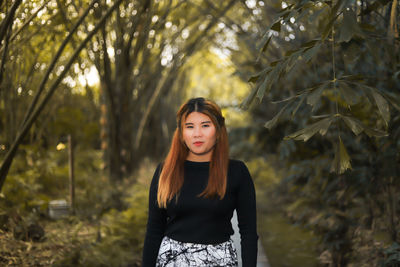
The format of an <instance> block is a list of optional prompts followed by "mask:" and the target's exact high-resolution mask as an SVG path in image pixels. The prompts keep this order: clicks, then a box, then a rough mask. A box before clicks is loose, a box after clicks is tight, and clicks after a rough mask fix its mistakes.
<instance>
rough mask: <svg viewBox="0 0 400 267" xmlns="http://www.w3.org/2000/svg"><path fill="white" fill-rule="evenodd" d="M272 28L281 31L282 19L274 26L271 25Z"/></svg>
mask: <svg viewBox="0 0 400 267" xmlns="http://www.w3.org/2000/svg"><path fill="white" fill-rule="evenodd" d="M271 30H274V31H276V32H280V31H281V20H278V21H277V22H275V23H274V24H273V25H272V26H271Z"/></svg>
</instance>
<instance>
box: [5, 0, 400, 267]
mask: <svg viewBox="0 0 400 267" xmlns="http://www.w3.org/2000/svg"><path fill="white" fill-rule="evenodd" d="M399 11H400V3H399V1H397V0H357V1H356V0H331V1H328V0H321V1H315V0H313V1H311V0H302V1H291V0H285V1H276V0H264V1H255V0H227V1H209V0H186V1H184V0H132V1H125V0H113V1H111V0H93V1H86V0H76V1H72V0H30V1H26V0H14V1H8V0H6V1H3V0H0V163H1V165H0V265H2V266H3V265H6V266H8V265H9V266H49V265H50V266H140V261H141V252H142V247H143V239H144V234H145V230H146V229H145V226H146V220H147V197H148V188H149V183H150V181H151V178H152V176H153V172H154V170H155V166H156V165H157V163H158V162H160V161H162V160H163V158H164V157H165V155H166V152H167V150H168V148H169V143H170V140H171V137H172V133H173V131H174V129H175V127H176V122H175V113H176V111H177V109H178V108H179V106H180V105H181V104H182V103H183V102H185V101H186V100H187V99H188V98H191V97H198V96H203V97H206V98H210V99H213V100H214V101H215V102H217V103H218V104H219V105H220V106H221V107H222V109H223V114H224V116H225V117H226V123H227V127H228V131H229V140H230V154H231V157H232V158H236V159H240V160H243V161H245V162H246V164H247V165H248V167H249V169H250V172H251V174H252V176H253V179H254V182H255V186H256V191H257V209H258V215H257V216H258V227H259V229H258V232H259V235H260V240H261V243H262V249H263V250H264V252H265V254H266V255H267V257H268V261H269V263H270V265H271V266H272V267H275V266H277V267H279V266H400V245H399V240H400V234H399V230H400V224H399V223H400V220H399V218H400V217H399V212H400V203H399V200H400V194H399V191H400V180H399V173H400V152H399V151H400V112H399V111H400V51H399V46H400V38H399V22H400V18H399Z"/></svg>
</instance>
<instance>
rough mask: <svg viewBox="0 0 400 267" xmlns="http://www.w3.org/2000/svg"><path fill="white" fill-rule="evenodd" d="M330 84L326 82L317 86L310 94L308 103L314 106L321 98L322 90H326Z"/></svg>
mask: <svg viewBox="0 0 400 267" xmlns="http://www.w3.org/2000/svg"><path fill="white" fill-rule="evenodd" d="M328 84H329V82H324V83H322V84H321V85H319V86H318V87H317V88H315V89H314V90H313V92H312V93H310V94H309V95H308V97H307V104H309V105H311V106H312V107H313V108H314V107H315V104H316V103H317V102H318V100H319V99H320V97H321V95H322V92H323V91H324V90H325V88H326V87H327V86H328Z"/></svg>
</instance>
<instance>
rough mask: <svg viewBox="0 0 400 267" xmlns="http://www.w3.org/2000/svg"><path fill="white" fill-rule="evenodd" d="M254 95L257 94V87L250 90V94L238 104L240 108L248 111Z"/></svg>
mask: <svg viewBox="0 0 400 267" xmlns="http://www.w3.org/2000/svg"><path fill="white" fill-rule="evenodd" d="M256 93H257V87H256V86H255V87H254V88H253V89H252V90H251V92H250V94H249V95H248V96H247V97H246V99H245V100H244V101H243V102H242V103H241V104H240V108H241V109H244V110H246V109H248V108H249V107H250V105H251V103H252V102H253V101H254V98H255V96H256Z"/></svg>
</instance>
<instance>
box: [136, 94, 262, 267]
mask: <svg viewBox="0 0 400 267" xmlns="http://www.w3.org/2000/svg"><path fill="white" fill-rule="evenodd" d="M235 209H236V211H237V215H238V222H239V232H240V236H241V252H242V263H243V266H244V267H252V266H256V262H257V239H258V236H257V230H256V200H255V191H254V185H253V181H252V179H251V176H250V174H249V171H248V170H247V167H246V166H245V164H244V163H243V162H241V161H238V160H230V159H229V155H228V136H227V131H226V127H225V119H224V117H223V116H222V114H221V110H220V108H219V107H218V106H217V105H216V104H215V103H214V102H212V101H210V100H206V99H204V98H193V99H190V100H189V101H188V102H186V103H185V104H183V105H182V106H181V108H180V109H179V111H178V113H177V129H176V130H175V133H174V136H173V139H172V144H171V148H170V150H169V153H168V155H167V157H166V159H165V161H164V163H163V164H159V166H158V167H157V169H156V171H155V173H154V177H153V180H152V183H151V186H150V194H149V217H148V222H147V232H146V237H145V241H144V248H143V261H142V266H144V267H154V266H157V267H159V266H160V267H161V266H179V267H181V266H182V267H183V266H196V267H199V266H207V267H209V266H237V264H238V263H237V254H236V250H235V247H234V244H233V241H232V240H231V239H230V236H231V235H232V234H233V229H232V225H231V218H232V215H233V211H234V210H235Z"/></svg>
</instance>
